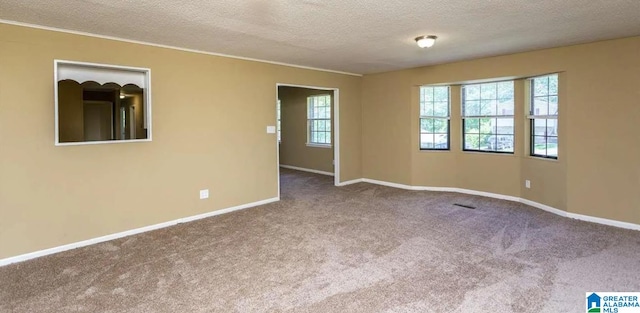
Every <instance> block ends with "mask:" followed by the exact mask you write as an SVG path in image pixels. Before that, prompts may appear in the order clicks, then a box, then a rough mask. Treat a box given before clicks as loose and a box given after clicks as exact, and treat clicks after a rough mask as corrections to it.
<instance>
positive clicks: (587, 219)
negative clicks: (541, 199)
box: [567, 213, 640, 231]
mask: <svg viewBox="0 0 640 313" xmlns="http://www.w3.org/2000/svg"><path fill="white" fill-rule="evenodd" d="M567 217H569V218H574V219H577V220H581V221H585V222H591V223H597V224H603V225H609V226H614V227H619V228H625V229H631V230H638V231H640V225H638V224H633V223H627V222H621V221H616V220H610V219H606V218H601V217H594V216H589V215H582V214H576V213H567Z"/></svg>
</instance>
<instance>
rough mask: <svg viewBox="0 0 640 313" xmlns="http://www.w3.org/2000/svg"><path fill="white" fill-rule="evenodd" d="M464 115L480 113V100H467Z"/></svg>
mask: <svg viewBox="0 0 640 313" xmlns="http://www.w3.org/2000/svg"><path fill="white" fill-rule="evenodd" d="M464 115H465V116H478V115H480V100H472V101H465V103H464Z"/></svg>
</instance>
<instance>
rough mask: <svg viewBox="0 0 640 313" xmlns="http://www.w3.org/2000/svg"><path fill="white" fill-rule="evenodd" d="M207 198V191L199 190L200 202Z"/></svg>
mask: <svg viewBox="0 0 640 313" xmlns="http://www.w3.org/2000/svg"><path fill="white" fill-rule="evenodd" d="M207 198H209V189H202V190H200V200H202V199H207Z"/></svg>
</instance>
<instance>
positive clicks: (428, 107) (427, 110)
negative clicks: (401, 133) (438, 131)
mask: <svg viewBox="0 0 640 313" xmlns="http://www.w3.org/2000/svg"><path fill="white" fill-rule="evenodd" d="M422 115H423V116H433V102H430V103H427V104H425V105H424V114H422Z"/></svg>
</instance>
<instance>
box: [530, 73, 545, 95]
mask: <svg viewBox="0 0 640 313" xmlns="http://www.w3.org/2000/svg"><path fill="white" fill-rule="evenodd" d="M532 83H533V92H534V93H533V95H534V96H546V95H549V77H538V78H534V79H533V80H532Z"/></svg>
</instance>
